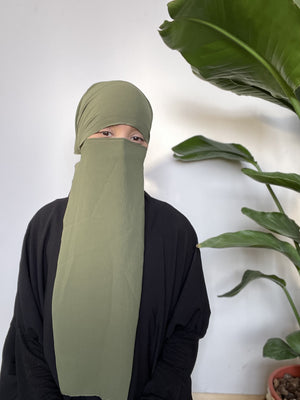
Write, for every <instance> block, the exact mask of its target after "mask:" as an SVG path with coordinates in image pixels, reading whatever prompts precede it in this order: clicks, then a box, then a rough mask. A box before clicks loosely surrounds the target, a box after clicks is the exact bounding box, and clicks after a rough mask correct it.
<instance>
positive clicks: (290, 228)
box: [242, 207, 300, 243]
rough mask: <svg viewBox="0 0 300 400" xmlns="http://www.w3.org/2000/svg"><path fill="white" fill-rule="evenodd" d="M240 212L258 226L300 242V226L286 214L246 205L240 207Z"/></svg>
mask: <svg viewBox="0 0 300 400" xmlns="http://www.w3.org/2000/svg"><path fill="white" fill-rule="evenodd" d="M242 213H243V214H244V215H247V217H249V218H251V219H253V221H255V222H257V223H258V224H259V225H260V226H263V227H264V228H267V229H269V230H270V231H272V232H275V233H278V234H280V235H283V236H286V237H289V238H291V239H293V240H295V241H296V242H298V243H300V227H299V226H298V225H297V224H296V222H295V221H293V220H292V219H290V218H289V217H288V216H287V215H285V214H282V213H280V212H262V211H255V210H252V209H251V208H247V207H243V208H242Z"/></svg>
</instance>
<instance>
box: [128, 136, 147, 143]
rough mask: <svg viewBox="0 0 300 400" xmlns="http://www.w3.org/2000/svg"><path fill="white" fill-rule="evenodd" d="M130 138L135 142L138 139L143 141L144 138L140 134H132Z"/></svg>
mask: <svg viewBox="0 0 300 400" xmlns="http://www.w3.org/2000/svg"><path fill="white" fill-rule="evenodd" d="M131 139H132V140H134V141H136V142H138V141H141V142H144V141H145V139H144V138H143V137H141V136H132V137H131Z"/></svg>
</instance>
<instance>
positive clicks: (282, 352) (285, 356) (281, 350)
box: [263, 338, 299, 360]
mask: <svg viewBox="0 0 300 400" xmlns="http://www.w3.org/2000/svg"><path fill="white" fill-rule="evenodd" d="M263 356H264V357H269V358H273V359H274V360H289V359H292V358H296V357H298V356H299V354H298V353H296V352H295V351H294V350H293V349H292V348H291V347H290V346H289V345H288V344H287V343H285V342H284V341H283V340H282V339H279V338H272V339H269V340H268V341H267V342H266V344H265V345H264V348H263Z"/></svg>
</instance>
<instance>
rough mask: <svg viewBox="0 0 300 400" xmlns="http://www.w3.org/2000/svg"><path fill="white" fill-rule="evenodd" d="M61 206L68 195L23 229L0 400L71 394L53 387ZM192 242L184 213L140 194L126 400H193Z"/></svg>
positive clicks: (199, 291)
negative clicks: (139, 274) (140, 258)
mask: <svg viewBox="0 0 300 400" xmlns="http://www.w3.org/2000/svg"><path fill="white" fill-rule="evenodd" d="M66 205H67V199H59V200H55V201H54V202H52V203H50V204H48V205H46V206H45V207H43V208H42V209H41V210H39V211H38V212H37V214H36V215H35V216H34V217H33V219H32V220H31V222H30V224H29V226H28V228H27V232H26V235H25V238H24V243H23V249H22V256H21V262H20V272H19V279H18V290H17V296H16V302H15V310H14V317H13V320H12V323H11V326H10V329H9V332H8V335H7V338H6V341H5V345H4V349H3V362H2V370H1V378H0V399H1V400H63V399H71V397H68V396H63V395H62V394H61V393H60V390H59V386H58V381H57V373H56V365H55V353H54V346H53V332H52V313H51V305H52V292H53V285H54V279H55V274H56V267H57V259H58V253H59V249H60V239H61V233H62V224H63V216H64V212H65V209H66ZM196 243H197V238H196V235H195V232H194V230H193V228H192V227H191V225H190V223H189V222H188V220H187V219H186V218H185V217H184V216H183V215H182V214H180V213H179V212H178V211H177V210H175V209H174V208H173V207H172V206H170V205H168V204H167V203H164V202H161V201H159V200H156V199H153V198H152V197H150V196H149V195H147V194H145V252H144V267H143V284H142V296H141V303H140V310H139V320H138V326H137V331H136V339H135V350H134V359H133V368H132V376H131V383H130V389H129V394H128V400H191V399H192V397H191V378H190V376H191V372H192V369H193V367H194V364H195V361H196V357H197V350H198V340H199V338H201V337H203V336H204V335H205V332H206V329H207V326H208V320H209V315H210V310H209V304H208V299H207V293H206V288H205V283H204V278H203V273H202V267H201V260H200V253H199V250H198V249H197V248H196V247H195V245H196ZM74 296H76V293H74ZM66 319H67V316H66ZM82 345H83V346H84V343H83V344H82ZM112 379H114V377H112ZM75 398H76V399H99V398H98V397H72V399H75Z"/></svg>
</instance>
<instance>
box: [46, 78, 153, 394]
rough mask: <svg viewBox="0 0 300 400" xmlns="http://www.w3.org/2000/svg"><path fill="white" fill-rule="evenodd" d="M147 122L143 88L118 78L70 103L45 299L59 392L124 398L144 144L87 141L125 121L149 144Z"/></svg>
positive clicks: (140, 243)
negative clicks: (67, 159) (69, 169)
mask: <svg viewBox="0 0 300 400" xmlns="http://www.w3.org/2000/svg"><path fill="white" fill-rule="evenodd" d="M151 122H152V110H151V106H150V104H149V102H148V100H147V99H146V97H145V96H144V94H143V93H142V92H141V91H140V90H139V89H138V88H136V87H135V86H134V85H132V84H130V83H128V82H123V81H111V82H100V83H97V84H95V85H93V86H92V87H91V88H90V89H89V90H88V91H87V92H86V93H85V95H84V96H83V97H82V99H81V101H80V103H79V106H78V109H77V113H76V143H75V152H76V153H81V160H80V162H79V163H78V164H77V165H76V166H75V174H74V178H73V182H72V187H71V191H70V195H69V200H68V205H67V209H66V213H65V216H64V221H63V233H62V239H61V247H60V252H59V258H58V265H57V274H56V278H55V284H54V289H53V300H52V317H53V336H54V348H55V357H56V366H57V373H58V380H59V386H60V390H61V392H62V394H64V395H69V396H99V397H100V398H101V399H102V400H126V399H127V396H128V390H129V384H130V378H131V371H132V362H133V352H134V343H135V333H136V327H137V322H138V315H139V306H140V298H141V287H142V273H143V255H144V224H145V221H144V219H145V217H144V184H143V161H144V158H145V155H146V148H145V147H143V146H141V145H139V144H136V143H132V142H130V141H129V140H127V139H122V138H119V139H111V138H101V139H88V140H87V138H88V137H89V136H90V135H92V134H93V133H96V132H97V131H99V130H100V129H103V128H105V127H107V126H111V125H117V124H127V125H131V126H133V127H134V128H136V129H138V130H139V131H140V132H141V133H142V134H143V135H144V138H145V139H146V141H147V142H148V141H149V133H150V128H151Z"/></svg>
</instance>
